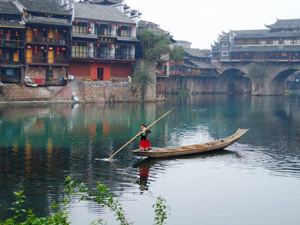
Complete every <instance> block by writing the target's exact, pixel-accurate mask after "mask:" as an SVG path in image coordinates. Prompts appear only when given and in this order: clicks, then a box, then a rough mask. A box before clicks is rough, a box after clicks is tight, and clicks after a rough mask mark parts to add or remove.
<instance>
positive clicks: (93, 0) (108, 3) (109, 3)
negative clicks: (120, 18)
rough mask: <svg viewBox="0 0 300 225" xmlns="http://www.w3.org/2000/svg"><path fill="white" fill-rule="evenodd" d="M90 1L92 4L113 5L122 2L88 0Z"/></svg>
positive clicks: (119, 0)
mask: <svg viewBox="0 0 300 225" xmlns="http://www.w3.org/2000/svg"><path fill="white" fill-rule="evenodd" d="M90 2H91V3H94V4H106V5H114V4H119V3H122V0H90Z"/></svg>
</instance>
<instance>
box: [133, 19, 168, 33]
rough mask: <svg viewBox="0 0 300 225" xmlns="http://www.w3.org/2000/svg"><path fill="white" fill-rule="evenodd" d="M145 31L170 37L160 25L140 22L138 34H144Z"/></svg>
mask: <svg viewBox="0 0 300 225" xmlns="http://www.w3.org/2000/svg"><path fill="white" fill-rule="evenodd" d="M144 30H150V31H153V32H154V33H156V34H159V35H170V34H169V32H168V31H165V30H163V29H161V28H160V26H159V25H158V24H156V23H153V22H150V21H145V20H140V21H139V25H138V33H142V32H143V31H144Z"/></svg>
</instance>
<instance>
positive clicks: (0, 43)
mask: <svg viewBox="0 0 300 225" xmlns="http://www.w3.org/2000/svg"><path fill="white" fill-rule="evenodd" d="M0 47H1V48H24V40H5V39H0Z"/></svg>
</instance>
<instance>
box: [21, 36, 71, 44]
mask: <svg viewBox="0 0 300 225" xmlns="http://www.w3.org/2000/svg"><path fill="white" fill-rule="evenodd" d="M26 41H27V43H33V44H50V45H67V44H68V41H67V40H66V39H54V38H48V37H33V38H32V40H28V39H27V40H26Z"/></svg>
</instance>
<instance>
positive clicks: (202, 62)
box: [157, 48, 217, 76]
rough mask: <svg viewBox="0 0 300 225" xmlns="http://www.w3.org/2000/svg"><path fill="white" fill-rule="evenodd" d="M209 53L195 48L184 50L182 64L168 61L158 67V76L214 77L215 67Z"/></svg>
mask: <svg viewBox="0 0 300 225" xmlns="http://www.w3.org/2000/svg"><path fill="white" fill-rule="evenodd" d="M210 54H211V52H210V51H209V50H201V49H195V48H184V60H183V61H182V62H177V63H176V62H174V61H169V62H167V63H165V64H163V65H161V66H160V67H158V70H157V75H158V76H175V75H176V76H215V75H216V74H217V72H216V68H215V66H213V65H212V63H211V57H210Z"/></svg>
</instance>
